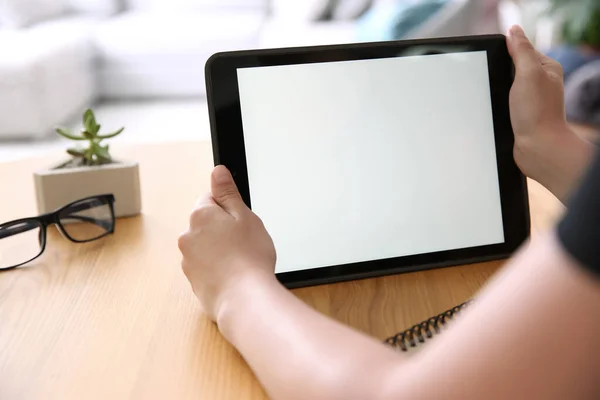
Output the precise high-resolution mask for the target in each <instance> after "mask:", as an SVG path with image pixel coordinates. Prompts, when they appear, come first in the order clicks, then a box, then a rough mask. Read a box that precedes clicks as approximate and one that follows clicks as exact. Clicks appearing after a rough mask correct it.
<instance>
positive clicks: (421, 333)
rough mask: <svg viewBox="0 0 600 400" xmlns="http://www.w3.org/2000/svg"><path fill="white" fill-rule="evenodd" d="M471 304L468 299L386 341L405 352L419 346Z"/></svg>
mask: <svg viewBox="0 0 600 400" xmlns="http://www.w3.org/2000/svg"><path fill="white" fill-rule="evenodd" d="M469 304H471V301H467V302H465V303H462V304H460V305H458V306H456V307H454V308H451V309H450V310H448V311H446V312H443V313H441V314H439V315H437V316H435V317H431V318H429V319H428V320H426V321H423V322H421V323H420V324H417V325H415V326H413V327H412V328H410V329H407V330H405V331H404V332H400V333H397V334H396V335H394V336H392V337H390V338H388V339H386V341H385V342H384V343H386V344H387V345H389V346H391V347H393V348H395V349H399V350H402V351H405V352H406V351H408V350H409V348H411V347H417V346H418V344H419V343H425V341H426V340H427V339H431V338H432V337H433V335H434V334H435V335H437V334H439V333H440V332H441V328H442V327H443V326H444V325H446V323H447V322H448V321H450V320H452V319H453V318H454V317H456V315H457V314H459V313H460V312H461V311H463V310H464V309H465V308H466V307H467V306H468V305H469Z"/></svg>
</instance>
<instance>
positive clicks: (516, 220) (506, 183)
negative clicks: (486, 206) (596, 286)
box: [206, 35, 530, 288]
mask: <svg viewBox="0 0 600 400" xmlns="http://www.w3.org/2000/svg"><path fill="white" fill-rule="evenodd" d="M427 45H434V46H447V47H453V46H460V47H461V48H465V49H468V50H465V51H486V52H487V55H488V65H489V76H490V87H491V93H492V107H493V118H494V130H495V142H496V154H497V165H498V175H499V182H500V194H501V205H502V218H503V225H504V234H505V242H504V243H502V244H496V245H488V246H479V247H472V248H466V249H457V250H448V251H442V252H436V253H428V254H419V255H412V256H405V257H398V258H392V259H384V260H377V261H367V262H358V263H353V264H347V265H337V266H315V268H314V269H309V270H302V271H294V272H286V273H280V274H277V278H278V279H279V281H280V282H281V283H283V284H284V285H285V286H287V287H289V288H294V287H301V286H308V285H316V284H323V283H332V282H339V281H344V280H351V279H360V278H369V277H375V276H382V275H388V274H395V273H400V272H409V271H417V270H423V269H429V268H439V267H445V266H452V265H459V264H468V263H474V262H483V261H490V260H497V259H502V258H506V257H509V256H510V255H511V254H512V253H513V252H514V251H515V250H516V249H517V248H518V247H519V246H520V245H521V244H522V243H523V242H524V241H525V240H526V239H527V238H528V236H529V232H530V219H529V203H528V195H527V183H526V179H525V177H524V176H523V174H522V173H521V171H520V170H519V168H518V167H517V165H516V164H515V162H514V158H513V145H514V135H513V130H512V126H511V122H510V112H509V103H508V99H509V92H510V88H511V86H512V83H513V79H514V66H513V63H512V59H511V58H510V55H509V53H508V49H507V45H506V38H505V36H503V35H485V36H473V37H454V38H443V39H424V40H410V41H393V42H379V43H360V44H345V45H333V46H318V47H302V48H285V49H268V50H249V51H235V52H225V53H217V54H215V55H213V56H212V57H211V58H210V59H209V60H208V61H207V63H206V88H207V99H208V110H209V118H210V127H211V134H212V146H213V155H214V162H215V165H225V166H226V167H228V168H229V169H230V170H231V171H232V174H233V176H234V179H235V181H236V183H237V185H238V188H239V190H240V193H241V195H242V198H243V199H244V201H245V202H246V204H247V205H248V206H249V207H251V199H250V191H249V182H248V173H247V167H246V153H245V147H244V135H243V127H242V115H241V109H240V98H239V93H238V80H237V69H238V68H245V67H261V66H275V65H289V64H307V63H318V62H333V61H347V60H363V59H375V58H389V57H397V56H398V52H399V51H402V50H406V49H408V48H411V47H414V46H427Z"/></svg>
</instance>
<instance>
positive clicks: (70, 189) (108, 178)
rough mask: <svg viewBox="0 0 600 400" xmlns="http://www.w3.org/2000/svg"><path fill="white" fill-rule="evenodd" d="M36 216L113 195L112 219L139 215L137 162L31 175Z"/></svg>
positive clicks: (140, 205) (63, 169)
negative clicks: (87, 199) (75, 202)
mask: <svg viewBox="0 0 600 400" xmlns="http://www.w3.org/2000/svg"><path fill="white" fill-rule="evenodd" d="M34 180H35V192H36V198H37V206H38V212H39V213H40V214H44V213H48V212H52V211H54V210H56V209H57V208H60V207H63V206H65V205H67V204H69V203H71V202H73V201H76V200H79V199H83V198H85V197H90V196H95V195H100V194H114V196H115V216H116V217H127V216H133V215H137V214H139V213H140V211H141V209H142V199H141V194H140V174H139V165H138V163H137V162H123V161H115V162H113V163H111V164H106V165H100V166H93V167H77V168H59V169H56V168H51V169H48V170H43V171H39V172H36V173H35V174H34Z"/></svg>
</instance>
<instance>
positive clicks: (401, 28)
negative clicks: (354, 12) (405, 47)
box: [357, 0, 448, 42]
mask: <svg viewBox="0 0 600 400" xmlns="http://www.w3.org/2000/svg"><path fill="white" fill-rule="evenodd" d="M447 2H448V1H447V0H424V1H422V2H418V3H413V2H411V1H399V2H392V1H382V2H379V3H377V4H376V5H375V6H374V7H373V8H372V9H371V10H369V11H368V12H367V13H366V14H365V15H364V16H363V17H362V18H360V20H359V23H358V31H357V33H358V40H359V41H364V42H377V41H385V40H398V39H403V38H405V37H406V36H407V35H408V34H409V33H410V31H412V30H414V29H416V28H418V27H419V26H420V25H422V24H424V23H425V22H427V21H428V20H429V19H430V18H432V17H433V16H434V15H435V14H437V13H438V12H439V11H440V10H441V9H442V8H443V7H444V6H445V5H446V4H447Z"/></svg>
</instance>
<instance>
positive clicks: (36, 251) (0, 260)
mask: <svg viewBox="0 0 600 400" xmlns="http://www.w3.org/2000/svg"><path fill="white" fill-rule="evenodd" d="M114 202H115V197H114V196H113V195H112V194H105V195H100V196H92V197H88V198H85V199H81V200H77V201H75V202H73V203H71V204H68V205H66V206H64V207H62V208H59V209H58V210H56V211H54V212H52V213H48V214H43V215H40V216H39V217H34V218H23V219H18V220H15V221H11V222H6V223H4V224H1V225H0V271H3V270H9V269H13V268H17V267H20V266H22V265H24V264H27V263H28V262H30V261H33V260H35V259H36V258H38V257H39V256H40V255H41V254H42V253H43V252H44V250H45V249H46V231H47V228H48V226H49V225H53V224H56V226H57V227H58V230H59V231H60V233H62V234H63V236H65V237H66V238H67V239H69V240H70V241H72V242H75V243H85V242H91V241H93V240H97V239H100V238H102V237H104V236H106V235H109V234H111V233H114V231H115V211H114Z"/></svg>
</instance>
